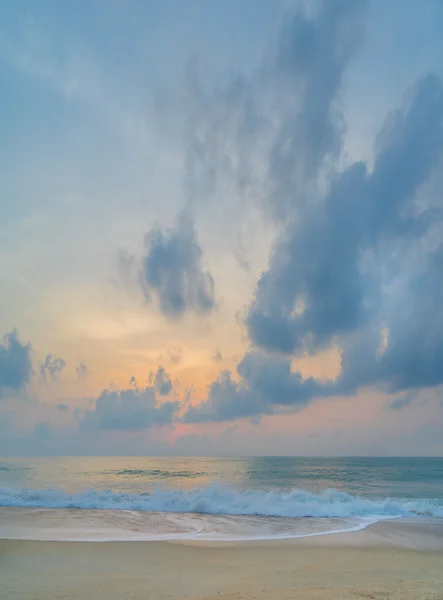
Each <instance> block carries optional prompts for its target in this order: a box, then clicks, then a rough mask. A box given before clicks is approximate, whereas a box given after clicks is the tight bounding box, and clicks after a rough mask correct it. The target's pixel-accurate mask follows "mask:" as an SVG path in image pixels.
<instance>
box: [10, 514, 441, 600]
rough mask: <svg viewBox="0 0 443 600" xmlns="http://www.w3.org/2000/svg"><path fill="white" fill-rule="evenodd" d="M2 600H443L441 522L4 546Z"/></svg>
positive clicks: (393, 522)
mask: <svg viewBox="0 0 443 600" xmlns="http://www.w3.org/2000/svg"><path fill="white" fill-rule="evenodd" d="M0 598H1V599H2V600H10V599H11V600H31V599H32V600H55V599H57V600H59V599H71V600H80V599H81V600H117V599H118V600H131V599H132V600H135V599H137V600H155V599H173V598H188V599H192V598H199V599H207V600H209V599H217V600H223V599H239V600H240V599H251V598H257V599H258V600H262V599H263V600H289V599H291V600H293V599H296V600H326V599H327V600H348V599H357V598H359V599H362V598H366V599H379V600H388V599H389V600H430V599H432V600H443V524H442V522H441V520H425V521H420V520H399V521H386V522H382V523H378V524H376V525H373V526H370V527H368V528H367V529H365V530H364V531H360V532H354V533H346V534H336V535H327V536H320V537H314V538H303V539H297V540H282V541H267V542H243V543H226V542H224V543H203V542H159V541H153V542H100V543H85V542H48V541H44V542H40V541H21V540H18V541H13V540H0Z"/></svg>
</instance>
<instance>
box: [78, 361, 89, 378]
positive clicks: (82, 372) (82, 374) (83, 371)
mask: <svg viewBox="0 0 443 600" xmlns="http://www.w3.org/2000/svg"><path fill="white" fill-rule="evenodd" d="M75 372H76V373H77V377H78V379H85V378H86V377H87V376H88V375H89V369H88V367H87V366H86V365H85V364H84V363H80V364H79V366H78V367H77V368H76V369H75Z"/></svg>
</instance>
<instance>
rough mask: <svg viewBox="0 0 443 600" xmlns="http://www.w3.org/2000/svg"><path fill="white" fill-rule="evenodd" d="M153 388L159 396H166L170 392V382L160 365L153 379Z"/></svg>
mask: <svg viewBox="0 0 443 600" xmlns="http://www.w3.org/2000/svg"><path fill="white" fill-rule="evenodd" d="M154 388H155V391H156V392H157V393H158V394H159V395H160V396H167V395H168V394H169V393H170V392H171V391H172V388H173V386H172V381H171V378H170V376H169V375H168V373H166V370H165V368H164V367H162V366H161V365H160V366H159V367H158V369H157V373H156V374H155V377H154Z"/></svg>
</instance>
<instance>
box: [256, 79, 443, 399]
mask: <svg viewBox="0 0 443 600" xmlns="http://www.w3.org/2000/svg"><path fill="white" fill-rule="evenodd" d="M442 118H443V88H442V84H441V81H440V80H439V79H438V78H437V77H435V76H432V75H429V76H427V77H425V78H423V79H422V80H420V81H419V82H418V83H417V84H416V85H415V86H414V88H413V89H412V90H411V91H410V92H409V94H408V96H407V97H406V100H405V105H404V106H403V107H402V108H401V109H399V110H397V111H394V112H393V113H392V114H391V115H390V116H389V117H388V119H387V121H386V123H385V125H384V127H383V128H382V130H381V132H380V134H379V136H378V140H377V146H376V148H375V153H376V155H375V165H374V169H373V171H372V172H369V171H368V168H367V166H366V165H365V164H363V163H356V164H353V165H351V166H350V167H349V168H348V169H346V170H345V171H344V172H342V173H340V174H339V175H337V177H336V178H335V180H334V181H333V183H332V184H331V187H330V189H329V192H328V193H327V195H326V197H325V198H324V200H323V202H322V203H318V202H317V203H316V205H315V210H312V209H309V208H307V209H306V211H304V212H302V213H299V214H298V219H297V223H296V225H295V226H294V227H291V228H290V229H289V230H288V231H286V233H285V235H284V236H282V237H283V240H282V242H281V243H279V244H278V245H277V248H276V250H275V252H274V254H273V256H272V258H271V262H270V266H269V268H268V270H267V271H266V272H265V273H263V275H262V276H261V278H260V281H259V283H258V286H257V292H256V297H255V301H254V303H253V305H252V306H251V308H250V311H249V314H248V316H247V326H248V331H249V334H250V337H251V340H252V341H253V342H254V343H255V344H256V345H258V346H259V347H261V348H263V349H267V350H270V351H278V352H283V353H287V354H291V353H303V352H305V351H309V352H315V351H317V350H319V349H322V348H324V347H329V346H330V344H331V343H333V341H334V340H337V339H339V338H343V336H345V337H346V336H352V335H353V334H356V333H358V332H359V331H361V330H362V329H363V328H365V327H369V328H370V331H371V332H372V335H370V336H368V335H366V336H360V337H358V336H357V338H356V339H355V340H352V339H350V341H349V340H348V341H347V342H346V343H345V344H344V347H345V349H346V352H345V354H344V361H343V369H344V373H343V378H344V379H347V380H348V381H349V383H350V382H351V381H350V380H352V379H355V381H354V385H355V386H357V387H358V386H359V385H363V384H365V383H368V384H370V383H374V382H376V381H385V382H387V383H391V385H392V387H393V389H406V388H409V387H414V386H419V385H436V384H437V383H439V382H441V381H442V375H440V374H439V370H438V369H437V368H436V365H437V361H438V358H437V357H438V356H442V352H443V320H441V319H439V318H438V314H439V311H437V313H435V312H434V309H436V308H437V306H438V305H439V303H440V302H441V301H442V300H443V285H442V284H441V282H440V279H439V275H438V274H439V272H440V269H441V267H442V264H443V262H442V258H443V246H437V248H436V249H433V248H432V241H431V236H432V234H434V236H435V235H436V231H438V228H441V221H442V214H443V213H442V209H441V203H440V206H437V205H436V204H438V203H439V200H438V196H437V195H435V196H431V198H428V199H427V200H426V201H425V199H424V198H423V197H421V195H420V192H421V191H422V189H423V186H424V185H425V184H427V183H428V182H429V181H430V180H431V178H432V176H433V175H434V174H435V172H436V169H438V168H440V166H441V157H442V150H443V130H442ZM437 240H438V238H437ZM434 314H437V318H436V319H435V318H434V317H432V322H431V320H430V315H434ZM386 332H387V336H388V343H387V347H386V348H385V349H384V350H383V352H382V353H380V352H378V349H379V346H380V340H381V336H382V335H384V334H385V333H386ZM369 340H371V342H370V343H371V344H372V346H371V347H369ZM426 347H427V348H426ZM431 349H432V352H430V350H431ZM420 352H422V354H420ZM359 357H360V358H361V364H357V361H359V360H360V359H359ZM415 361H417V362H415ZM356 369H357V370H358V376H357V371H356ZM440 373H441V371H440Z"/></svg>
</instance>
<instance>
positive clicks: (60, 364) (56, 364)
mask: <svg viewBox="0 0 443 600" xmlns="http://www.w3.org/2000/svg"><path fill="white" fill-rule="evenodd" d="M65 366H66V362H65V361H64V359H63V358H60V357H53V356H52V354H48V355H47V356H46V358H45V360H44V362H43V363H42V364H41V365H40V375H41V376H42V377H43V379H45V380H46V378H47V377H48V376H49V378H50V379H52V380H55V379H58V377H59V375H60V373H61V372H62V371H63V369H64V368H65Z"/></svg>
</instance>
